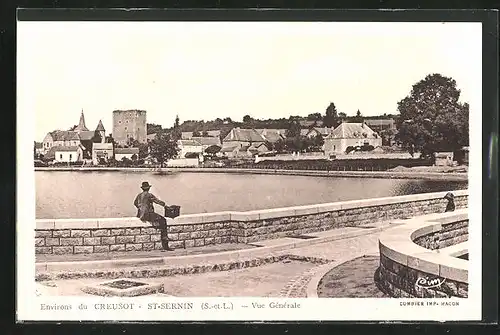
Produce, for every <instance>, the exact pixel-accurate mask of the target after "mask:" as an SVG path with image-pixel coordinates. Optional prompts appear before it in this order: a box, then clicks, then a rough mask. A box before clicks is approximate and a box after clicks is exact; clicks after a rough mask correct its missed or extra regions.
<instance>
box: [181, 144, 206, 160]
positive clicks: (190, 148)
mask: <svg viewBox="0 0 500 335" xmlns="http://www.w3.org/2000/svg"><path fill="white" fill-rule="evenodd" d="M177 146H178V148H179V153H178V156H179V157H180V158H184V157H186V154H192V153H202V152H203V146H202V145H201V144H200V143H199V142H197V141H195V140H178V141H177Z"/></svg>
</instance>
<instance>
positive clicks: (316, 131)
mask: <svg viewBox="0 0 500 335" xmlns="http://www.w3.org/2000/svg"><path fill="white" fill-rule="evenodd" d="M302 130H305V131H304V132H303V131H302ZM332 131H333V129H332V128H328V127H321V128H320V127H314V128H311V129H301V131H300V134H301V135H302V136H306V137H308V138H314V137H316V136H322V137H323V138H325V137H327V136H328V135H330V134H331V132H332Z"/></svg>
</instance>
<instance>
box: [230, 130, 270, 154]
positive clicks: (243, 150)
mask: <svg viewBox="0 0 500 335" xmlns="http://www.w3.org/2000/svg"><path fill="white" fill-rule="evenodd" d="M265 143H266V139H265V138H264V136H262V135H261V134H259V133H258V132H257V131H256V130H255V129H242V128H240V127H236V128H233V129H231V131H230V132H229V134H227V136H226V137H225V138H224V139H223V140H222V149H221V152H222V153H223V154H225V155H226V156H228V157H240V156H249V155H250V156H251V155H252V153H251V152H249V151H248V149H249V148H250V146H252V145H253V148H257V147H260V145H261V144H265ZM259 150H263V148H262V147H260V149H259Z"/></svg>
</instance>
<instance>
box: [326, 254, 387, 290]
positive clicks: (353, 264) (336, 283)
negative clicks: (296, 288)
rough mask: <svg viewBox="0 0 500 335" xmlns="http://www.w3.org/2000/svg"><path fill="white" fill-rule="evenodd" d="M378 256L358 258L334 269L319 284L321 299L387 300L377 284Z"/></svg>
mask: <svg viewBox="0 0 500 335" xmlns="http://www.w3.org/2000/svg"><path fill="white" fill-rule="evenodd" d="M379 262H380V259H379V257H378V256H363V257H358V258H355V259H353V260H350V261H348V262H345V263H343V264H341V265H339V266H336V267H334V268H333V269H331V270H330V272H328V273H327V274H325V275H324V276H323V278H321V280H320V281H319V284H318V297H319V298H387V297H389V296H387V295H386V294H384V293H383V292H382V291H380V290H379V289H378V287H377V285H376V283H375V280H374V277H375V273H376V271H377V268H378V266H379Z"/></svg>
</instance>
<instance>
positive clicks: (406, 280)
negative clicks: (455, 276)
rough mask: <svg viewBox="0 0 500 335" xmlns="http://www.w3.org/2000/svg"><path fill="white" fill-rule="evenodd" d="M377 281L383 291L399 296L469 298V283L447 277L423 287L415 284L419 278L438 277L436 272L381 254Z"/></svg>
mask: <svg viewBox="0 0 500 335" xmlns="http://www.w3.org/2000/svg"><path fill="white" fill-rule="evenodd" d="M377 276H378V278H377V283H378V285H379V287H380V288H381V290H382V291H384V292H386V293H388V294H389V295H390V296H392V297H397V298H449V297H460V298H467V295H468V291H469V284H468V283H464V282H461V281H457V280H452V279H449V278H448V279H446V280H445V281H444V282H443V283H442V284H441V285H439V286H437V287H431V288H422V287H419V286H418V285H415V283H416V282H417V280H418V279H419V278H429V279H431V278H436V275H435V274H431V273H427V272H424V271H422V270H417V269H413V268H411V267H408V266H406V265H403V264H401V263H398V262H395V261H393V260H391V259H390V258H388V257H386V256H384V255H380V267H379V269H378V274H377Z"/></svg>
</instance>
